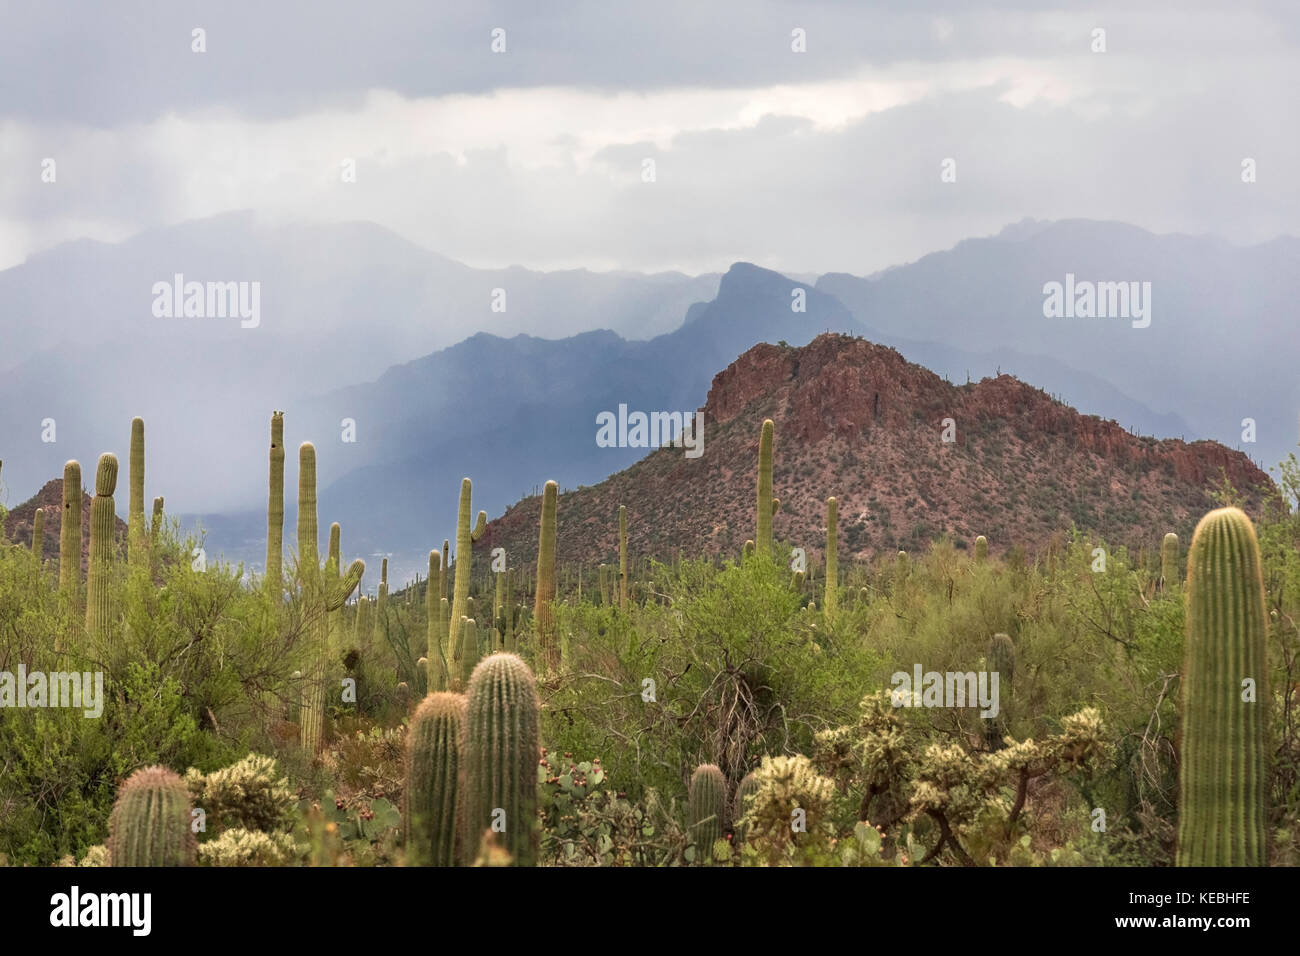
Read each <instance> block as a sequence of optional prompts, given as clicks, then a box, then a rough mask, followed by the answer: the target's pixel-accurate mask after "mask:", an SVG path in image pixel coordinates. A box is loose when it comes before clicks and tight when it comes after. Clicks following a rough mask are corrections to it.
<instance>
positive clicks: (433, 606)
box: [424, 551, 447, 690]
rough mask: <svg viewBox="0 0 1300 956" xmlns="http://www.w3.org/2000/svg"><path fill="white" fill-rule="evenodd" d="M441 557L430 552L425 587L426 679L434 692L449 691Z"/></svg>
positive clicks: (436, 553)
mask: <svg viewBox="0 0 1300 956" xmlns="http://www.w3.org/2000/svg"><path fill="white" fill-rule="evenodd" d="M441 565H442V561H441V556H440V555H439V554H438V552H437V551H430V552H429V580H428V581H426V582H425V585H424V613H425V617H426V618H427V622H426V625H425V631H426V634H427V635H428V643H429V646H428V649H427V650H426V652H425V657H426V660H427V662H428V665H427V666H428V673H427V675H426V679H427V680H428V684H429V687H430V688H432V689H433V690H446V689H447V673H446V671H445V670H443V668H444V667H445V662H444V660H443V656H442V608H441V598H440V597H439V595H438V578H439V568H440V567H441Z"/></svg>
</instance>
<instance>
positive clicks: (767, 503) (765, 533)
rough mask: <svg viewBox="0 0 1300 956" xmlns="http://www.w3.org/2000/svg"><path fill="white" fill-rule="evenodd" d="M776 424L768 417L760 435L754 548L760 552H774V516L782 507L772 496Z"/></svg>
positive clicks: (778, 500)
mask: <svg viewBox="0 0 1300 956" xmlns="http://www.w3.org/2000/svg"><path fill="white" fill-rule="evenodd" d="M775 431H776V425H775V424H774V423H773V422H772V419H770V418H768V419H766V420H764V422H763V430H762V432H760V433H759V437H758V528H757V531H756V533H755V534H754V549H755V551H757V552H758V553H759V554H771V553H772V517H773V515H775V514H776V513H777V511H778V509H780V507H781V501H780V499H778V498H773V497H772V441H773V437H774V434H775Z"/></svg>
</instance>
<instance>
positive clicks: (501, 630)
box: [492, 568, 506, 650]
mask: <svg viewBox="0 0 1300 956" xmlns="http://www.w3.org/2000/svg"><path fill="white" fill-rule="evenodd" d="M505 576H506V570H505V569H504V568H502V569H501V570H500V571H498V572H497V593H496V600H494V601H493V602H492V628H493V629H497V630H498V635H497V636H496V637H494V638H493V640H492V649H493V650H496V649H497V647H498V646H499V645H504V644H505V640H506V625H505V618H504V617H503V616H502V614H501V612H502V610H503V609H504V608H505V606H506V582H505Z"/></svg>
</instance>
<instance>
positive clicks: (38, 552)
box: [32, 508, 45, 571]
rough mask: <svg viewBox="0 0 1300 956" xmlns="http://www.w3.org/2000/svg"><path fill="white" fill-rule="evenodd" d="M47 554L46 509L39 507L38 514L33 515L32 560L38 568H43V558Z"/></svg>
mask: <svg viewBox="0 0 1300 956" xmlns="http://www.w3.org/2000/svg"><path fill="white" fill-rule="evenodd" d="M44 555H45V509H44V508H37V509H36V514H34V515H32V562H33V563H34V564H35V565H36V570H37V571H39V570H40V569H41V563H42V558H43V557H44Z"/></svg>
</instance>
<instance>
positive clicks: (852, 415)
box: [481, 334, 1271, 565]
mask: <svg viewBox="0 0 1300 956" xmlns="http://www.w3.org/2000/svg"><path fill="white" fill-rule="evenodd" d="M765 418H772V419H773V420H774V421H775V423H776V444H775V454H774V493H775V495H776V496H777V497H779V498H780V499H781V501H782V505H781V509H780V512H779V513H778V515H777V517H776V520H775V526H774V530H775V534H776V535H777V537H778V538H779V539H780V540H782V541H786V542H788V543H790V544H792V545H798V546H801V547H803V548H805V549H806V550H807V552H808V553H809V555H818V556H820V554H821V552H822V550H823V546H824V542H825V538H824V534H825V531H824V528H825V502H826V498H827V497H828V496H830V495H835V496H836V497H837V498H838V499H839V514H840V519H839V521H840V534H839V540H840V550H841V557H842V558H849V557H858V558H862V557H868V556H870V555H872V554H875V553H881V552H892V551H895V550H897V549H899V548H902V549H905V550H910V549H916V548H920V547H924V545H925V544H926V543H928V542H929V541H930V540H932V539H933V538H935V537H938V536H940V535H945V534H946V535H949V536H951V537H952V539H953V540H954V542H955V543H956V544H957V545H958V546H959V547H963V546H968V545H969V544H970V542H972V541H973V539H974V537H975V536H976V535H979V534H984V535H986V536H987V537H988V539H989V541H990V546H991V547H992V548H993V549H994V550H1003V549H1005V548H1007V547H1009V546H1011V545H1013V544H1014V545H1021V546H1024V547H1025V548H1027V549H1028V550H1030V551H1033V550H1035V549H1037V548H1039V547H1042V546H1043V545H1044V544H1046V543H1047V542H1048V541H1049V539H1051V538H1052V536H1053V535H1054V534H1057V533H1059V532H1061V531H1063V530H1068V529H1069V528H1070V527H1071V526H1075V527H1078V528H1080V529H1081V530H1088V531H1092V532H1096V533H1098V534H1100V535H1101V536H1102V537H1103V538H1104V539H1105V540H1106V541H1107V542H1109V543H1111V544H1112V545H1116V544H1127V545H1129V546H1132V547H1137V546H1144V545H1146V546H1149V545H1151V544H1152V543H1153V542H1158V541H1159V539H1160V537H1161V536H1162V535H1163V534H1164V533H1165V532H1166V531H1170V530H1173V531H1177V532H1179V534H1180V535H1187V534H1190V531H1191V529H1192V527H1193V526H1194V524H1195V522H1196V520H1197V519H1198V518H1199V517H1200V515H1201V514H1202V513H1203V512H1204V511H1206V510H1207V509H1208V508H1210V507H1211V506H1212V500H1211V498H1210V492H1211V490H1212V489H1213V488H1216V487H1218V486H1220V485H1221V483H1222V481H1223V479H1224V478H1225V477H1226V478H1227V480H1228V481H1229V482H1231V484H1232V485H1233V487H1235V488H1236V489H1237V490H1238V491H1239V492H1241V493H1243V494H1244V495H1245V497H1246V499H1247V501H1248V502H1249V503H1250V505H1251V506H1258V504H1259V502H1260V499H1261V496H1262V494H1263V493H1264V492H1265V491H1266V490H1267V489H1268V488H1269V487H1270V484H1271V483H1270V479H1269V478H1268V476H1267V475H1266V474H1265V473H1264V472H1262V471H1261V470H1260V469H1259V468H1257V467H1256V466H1255V465H1254V464H1253V463H1252V462H1251V461H1250V459H1249V458H1248V457H1247V456H1246V455H1244V454H1242V453H1240V452H1236V451H1231V450H1229V449H1227V448H1225V447H1224V446H1222V445H1220V444H1218V443H1215V442H1208V441H1199V442H1192V443H1187V442H1184V441H1181V440H1156V439H1153V438H1146V437H1142V436H1138V435H1134V434H1131V433H1129V432H1128V431H1126V430H1124V429H1123V428H1122V427H1120V426H1119V425H1117V424H1115V423H1114V422H1111V421H1105V420H1102V419H1100V418H1097V417H1095V416H1088V415H1081V414H1079V413H1078V412H1076V411H1075V410H1074V409H1072V408H1070V407H1069V406H1067V405H1064V404H1062V403H1061V402H1059V401H1056V400H1054V399H1053V398H1051V397H1050V396H1049V395H1048V394H1047V393H1045V392H1043V391H1041V390H1039V389H1037V388H1034V387H1033V386H1031V385H1027V384H1025V383H1024V382H1021V381H1019V380H1017V379H1015V378H1013V377H1011V376H1009V375H1001V376H998V377H996V378H986V379H984V380H982V381H980V382H978V383H973V384H968V385H953V384H951V383H949V382H947V381H945V380H944V379H942V378H940V377H939V376H937V375H935V374H934V373H932V372H930V371H928V370H927V369H925V368H922V367H921V366H919V365H914V364H911V363H909V362H907V361H906V360H905V359H904V358H903V357H902V356H901V355H900V354H899V353H898V352H896V351H894V350H893V349H890V348H885V347H883V346H879V345H874V344H872V343H871V342H868V341H865V340H863V339H861V338H855V337H852V336H845V335H834V334H827V335H821V336H818V337H817V338H816V339H814V340H813V341H812V342H811V343H810V344H808V345H806V346H804V347H802V348H794V347H789V346H781V345H766V344H764V345H758V346H755V347H754V348H752V349H750V350H749V351H747V352H745V353H744V354H743V355H741V356H740V358H738V359H737V360H736V361H735V362H733V363H732V364H731V365H730V366H729V367H727V368H726V369H725V370H723V371H722V372H720V373H718V374H717V375H716V376H715V377H714V379H713V384H712V387H711V389H710V390H709V395H708V401H707V403H706V405H705V407H704V422H705V447H704V453H703V455H702V456H700V457H698V458H695V459H688V458H686V457H685V455H684V453H683V450H682V449H681V448H663V449H660V450H658V451H655V452H653V453H652V454H650V455H648V456H647V457H646V458H644V459H643V460H641V461H639V462H637V463H636V464H635V465H633V466H631V467H630V468H627V469H625V470H624V471H621V472H619V473H617V474H615V475H612V476H611V477H610V478H608V479H607V480H605V481H603V482H601V483H600V484H598V485H594V486H590V487H583V488H579V489H577V490H575V491H570V492H567V493H565V494H563V495H562V496H561V498H560V502H559V541H558V548H559V557H560V560H561V561H562V562H565V563H569V562H579V561H581V562H584V563H588V564H589V563H593V562H598V561H611V560H615V559H616V555H617V515H618V506H619V505H620V504H624V505H626V506H627V509H628V517H629V541H630V548H631V550H632V552H633V553H634V554H636V555H639V556H644V555H654V556H657V557H661V558H665V557H669V556H671V555H673V554H676V553H677V552H678V550H679V549H680V550H681V551H682V552H683V553H685V554H687V555H693V554H699V553H708V554H731V555H736V554H739V553H740V550H741V548H742V546H743V544H744V541H745V539H747V538H752V537H753V536H754V507H755V503H754V496H755V469H756V463H757V455H758V450H757V449H758V435H759V428H760V425H761V423H762V421H763V419H765ZM945 420H951V421H950V422H948V421H945ZM945 426H947V427H945ZM945 438H950V439H951V440H950V441H947V440H945ZM539 509H540V499H538V498H536V497H533V498H528V499H525V500H523V501H521V502H519V503H518V504H517V505H515V506H514V507H512V508H510V509H509V510H508V511H507V512H506V513H505V514H504V515H502V516H501V517H500V518H498V519H496V520H495V521H493V522H491V523H490V524H489V525H488V530H487V536H486V539H485V541H484V544H483V545H482V546H481V547H483V548H485V549H490V548H492V547H496V546H504V547H505V548H506V549H507V552H508V553H509V554H510V555H511V563H512V564H515V565H520V564H523V563H526V562H529V561H532V560H534V559H535V556H536V551H537V525H538V513H539ZM483 553H486V550H485V551H484V552H483Z"/></svg>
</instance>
